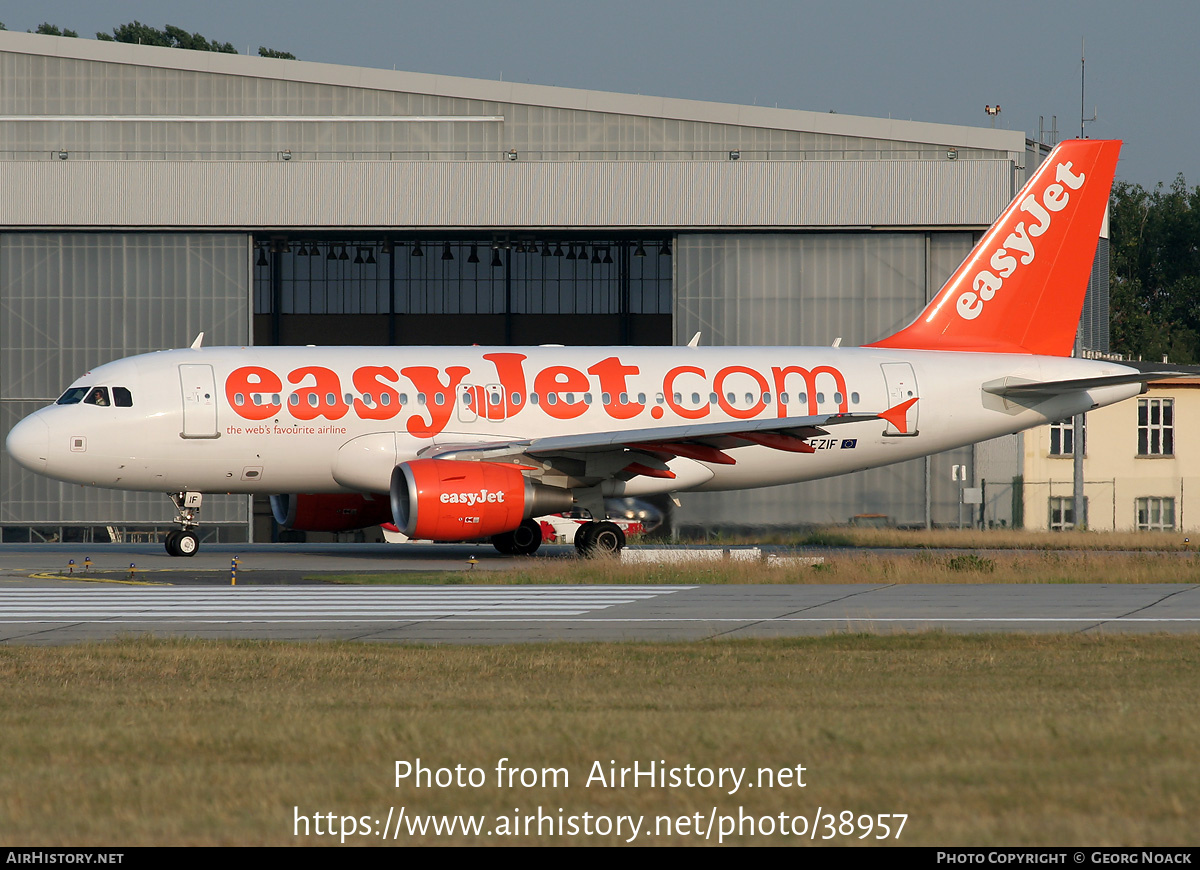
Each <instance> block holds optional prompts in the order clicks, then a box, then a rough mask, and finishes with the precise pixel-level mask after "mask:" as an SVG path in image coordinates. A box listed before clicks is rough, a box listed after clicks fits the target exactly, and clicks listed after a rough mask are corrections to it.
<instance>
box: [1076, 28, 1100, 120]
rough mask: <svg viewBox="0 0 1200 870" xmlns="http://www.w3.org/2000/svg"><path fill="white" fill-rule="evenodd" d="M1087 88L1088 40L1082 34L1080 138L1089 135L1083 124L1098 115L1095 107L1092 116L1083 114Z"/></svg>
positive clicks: (1080, 54)
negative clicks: (1085, 132) (1088, 116)
mask: <svg viewBox="0 0 1200 870" xmlns="http://www.w3.org/2000/svg"><path fill="white" fill-rule="evenodd" d="M1086 89H1087V42H1086V40H1085V39H1084V38H1083V37H1082V36H1081V37H1080V38H1079V138H1080V139H1086V138H1087V136H1086V135H1084V132H1083V125H1084V124H1085V123H1087V122H1090V121H1095V120H1096V117H1097V112H1096V111H1095V110H1094V109H1093V110H1092V117H1090V118H1085V117H1084V116H1083V113H1084V108H1083V103H1084V94H1085V92H1086Z"/></svg>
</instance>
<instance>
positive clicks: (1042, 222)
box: [7, 139, 1165, 556]
mask: <svg viewBox="0 0 1200 870" xmlns="http://www.w3.org/2000/svg"><path fill="white" fill-rule="evenodd" d="M1120 146H1121V143H1120V142H1119V141H1103V140H1083V139H1080V140H1069V141H1065V142H1063V143H1061V144H1059V145H1058V146H1057V147H1056V148H1055V149H1054V150H1053V151H1052V152H1051V153H1050V154H1049V155H1048V156H1047V157H1046V159H1045V160H1044V161H1043V163H1042V164H1041V165H1040V166H1039V167H1038V168H1037V170H1036V171H1035V172H1034V173H1033V175H1032V177H1031V178H1030V179H1029V181H1028V183H1027V184H1026V185H1025V186H1024V188H1023V189H1022V190H1021V192H1020V193H1018V194H1017V197H1016V198H1015V199H1014V200H1013V201H1012V203H1011V204H1010V205H1009V206H1008V207H1007V208H1006V209H1005V210H1004V211H1003V213H1002V214H1001V215H1000V217H999V218H998V219H997V220H996V222H995V223H994V224H993V225H992V227H991V228H990V229H989V230H988V231H987V232H986V233H985V234H984V235H983V237H982V238H981V239H980V241H979V243H978V244H977V245H976V246H975V248H974V249H973V250H972V251H971V253H970V254H969V255H968V257H967V258H966V260H964V261H963V263H962V265H961V266H959V267H958V269H957V270H956V271H955V272H954V273H953V275H951V277H950V278H949V280H948V281H947V282H946V284H945V285H944V286H943V287H942V288H941V290H940V291H939V292H938V293H937V294H936V296H935V297H934V298H933V300H932V301H931V302H930V303H929V305H928V306H927V307H926V308H925V310H924V311H922V312H921V313H920V315H918V316H917V318H916V319H915V320H914V321H913V322H912V323H910V324H909V325H907V326H905V327H904V328H902V329H900V330H899V331H898V332H896V333H895V334H893V335H890V336H887V337H885V338H882V339H880V340H878V341H875V342H873V343H870V344H867V345H864V346H862V347H840V346H837V345H838V342H835V343H834V346H832V347H820V348H813V347H806V348H804V347H711V348H705V347H699V346H693V345H695V342H693V343H692V345H689V346H686V347H669V348H664V347H619V348H617V347H562V346H542V347H522V348H518V347H463V348H453V349H450V348H443V347H302V348H296V347H212V348H205V347H203V346H202V338H203V333H201V336H200V337H199V338H197V340H196V341H195V342H194V343H193V344H192V346H191V347H189V348H184V349H177V350H168V351H159V352H156V353H150V354H143V355H139V356H134V357H130V358H127V359H122V360H117V361H115V362H110V363H107V364H105V365H102V366H99V367H98V368H96V369H94V370H93V371H90V372H87V373H86V374H84V375H83V377H81V378H79V379H78V380H76V381H75V382H74V383H72V384H71V385H70V387H68V388H67V390H66V391H65V392H64V393H63V394H62V396H61V397H60V398H59V399H58V400H57V402H56V403H55V404H53V405H51V406H49V407H46V408H43V409H41V410H38V411H36V412H35V413H33V414H31V415H30V416H28V417H26V418H25V419H24V420H22V421H21V422H19V423H18V424H17V425H16V426H15V427H14V428H13V429H12V431H11V432H10V433H9V435H8V438H7V449H8V452H9V454H10V455H11V456H12V457H13V459H14V460H16V461H17V462H18V463H19V464H20V465H22V466H24V467H25V468H27V469H30V470H32V471H34V472H37V473H38V474H43V475H46V476H48V477H51V478H54V479H56V480H62V481H67V482H70V483H79V484H84V485H88V486H98V487H110V488H114V489H126V490H141V491H157V492H163V493H166V494H167V495H168V496H169V497H170V498H171V500H172V501H173V502H174V504H175V507H176V510H177V516H176V517H175V520H174V522H175V523H177V524H178V525H179V528H178V529H177V530H175V531H172V532H171V533H170V534H169V535H168V536H167V538H166V542H165V543H166V549H167V552H168V553H170V554H172V555H175V556H190V555H192V554H194V553H195V552H196V551H197V550H198V548H199V537H198V535H197V532H196V530H197V528H198V526H199V510H200V507H201V505H202V502H203V495H204V494H205V493H264V494H270V495H271V496H272V507H273V510H274V512H275V516H276V519H277V520H278V521H279V522H280V524H281V525H282V526H283V527H284V528H292V529H299V530H325V531H344V530H351V529H358V528H366V527H368V526H374V525H379V524H381V523H385V522H393V523H395V525H396V527H398V528H399V529H400V530H401V531H402V532H403V533H404V534H405V535H407V536H408V537H410V538H419V539H426V540H433V541H462V540H479V539H489V538H490V539H491V541H492V543H493V544H494V545H495V547H496V548H497V549H498V550H499V551H501V552H502V553H511V554H532V553H533V552H534V551H536V550H537V548H538V545H539V544H540V543H541V539H542V535H541V531H540V529H539V527H538V524H537V523H536V522H535V521H534V519H533V518H534V517H538V516H541V515H544V514H550V513H558V512H562V511H568V510H582V511H586V512H587V513H588V514H589V515H590V516H591V518H592V519H591V521H590V522H588V523H587V524H586V525H584V526H583V527H581V528H580V529H579V532H578V534H577V535H576V536H575V545H576V547H577V548H578V549H579V551H580V552H581V553H584V554H592V553H613V552H616V551H618V550H620V549H621V547H623V546H624V544H625V539H624V535H623V533H622V532H621V530H620V528H618V527H617V525H615V524H614V523H612V522H609V521H608V519H607V518H606V515H605V510H604V499H605V498H623V497H631V496H632V497H636V496H647V495H656V494H664V493H667V494H674V493H677V492H681V491H714V490H734V489H743V488H750V487H762V486H771V485H775V484H782V483H793V482H797V481H804V480H813V479H816V478H823V477H830V476H833V475H839V474H846V473H849V472H853V471H858V470H860V469H865V468H873V467H876V466H880V465H886V464H890V463H894V462H901V461H903V460H907V459H912V458H915V457H920V456H925V455H929V454H933V453H938V452H941V451H944V450H949V449H951V448H954V447H960V446H963V445H967V444H972V443H975V442H978V441H983V440H986V439H989V438H995V437H997V436H1000V435H1007V434H1010V433H1014V432H1019V431H1021V430H1023V429H1028V428H1030V427H1032V426H1037V425H1041V424H1045V423H1048V422H1052V421H1056V420H1062V419H1065V418H1067V417H1070V416H1072V415H1075V414H1078V413H1081V412H1085V411H1088V410H1091V409H1094V408H1098V407H1101V406H1103V405H1108V404H1111V403H1113V402H1118V401H1121V400H1124V399H1128V398H1130V397H1133V396H1135V395H1138V394H1139V393H1140V392H1143V391H1144V388H1145V386H1144V385H1145V382H1146V381H1147V380H1150V379H1153V378H1155V377H1161V376H1163V375H1164V374H1165V373H1162V372H1143V371H1139V370H1137V369H1135V368H1133V367H1131V366H1125V365H1122V364H1119V363H1116V362H1108V361H1095V360H1086V359H1077V358H1072V357H1071V356H1070V354H1071V350H1072V345H1073V342H1074V339H1075V331H1076V327H1077V325H1078V323H1079V317H1080V311H1081V309H1082V305H1083V299H1084V294H1085V292H1086V288H1087V283H1088V276H1089V273H1090V271H1091V266H1092V260H1093V257H1094V254H1095V250H1096V242H1097V239H1098V237H1099V233H1100V229H1101V224H1102V221H1103V220H1104V216H1105V211H1106V208H1107V204H1108V197H1109V191H1110V189H1111V186H1112V181H1113V176H1114V173H1115V171H1116V164H1117V157H1118V154H1119V151H1120Z"/></svg>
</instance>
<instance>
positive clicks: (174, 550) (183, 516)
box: [165, 492, 204, 556]
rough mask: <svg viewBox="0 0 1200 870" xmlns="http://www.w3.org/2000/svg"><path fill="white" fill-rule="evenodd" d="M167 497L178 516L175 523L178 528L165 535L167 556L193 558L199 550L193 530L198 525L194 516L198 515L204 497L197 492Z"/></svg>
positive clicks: (173, 494)
mask: <svg viewBox="0 0 1200 870" xmlns="http://www.w3.org/2000/svg"><path fill="white" fill-rule="evenodd" d="M167 497H168V498H169V499H171V502H172V503H173V504H174V505H175V510H177V511H178V512H179V515H178V516H177V517H175V522H177V523H179V526H180V528H178V529H176V530H175V531H172V532H168V533H167V539H166V541H165V544H166V549H167V555H169V556H194V555H196V551H198V550H199V549H200V536H199V535H198V534H196V532H195V529H196V527H197V526H199V525H200V523H199V521H198V520H197V519H196V515H197V514H199V513H200V504H201V503H202V502H203V500H204V496H203V495H202V494H201V493H198V492H169V493H167Z"/></svg>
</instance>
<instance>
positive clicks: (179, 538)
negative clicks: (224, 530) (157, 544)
mask: <svg viewBox="0 0 1200 870" xmlns="http://www.w3.org/2000/svg"><path fill="white" fill-rule="evenodd" d="M166 546H167V554H168V555H171V556H194V555H196V551H197V550H199V549H200V536H199V535H197V534H196V533H195V532H191V531H187V532H181V531H179V530H178V529H177V530H175V531H173V532H168V533H167V541H166Z"/></svg>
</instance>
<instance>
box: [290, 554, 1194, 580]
mask: <svg viewBox="0 0 1200 870" xmlns="http://www.w3.org/2000/svg"><path fill="white" fill-rule="evenodd" d="M823 558H824V560H825V561H824V562H823V563H820V564H817V565H792V566H784V567H768V566H766V565H763V564H759V563H743V562H717V563H696V564H683V565H623V564H621V563H620V562H619V561H617V560H615V559H594V560H588V559H536V558H535V559H527V560H526V559H523V560H514V562H513V567H512V568H509V569H507V570H501V571H465V570H461V571H421V572H417V571H413V572H404V573H396V574H339V575H329V574H314V575H312V576H311V578H310V579H314V580H324V581H326V582H331V583H369V584H395V585H413V584H434V585H457V584H472V585H476V584H477V585H493V584H495V585H566V586H579V585H591V584H625V585H658V584H687V585H692V584H706V583H736V584H759V583H1200V558H1193V557H1191V556H1190V555H1188V554H1185V553H1178V552H1174V553H1155V552H1132V553H1130V552H1105V551H1082V552H1080V551H1073V552H1063V551H1060V550H1042V551H1038V550H1031V551H1019V552H1010V551H1000V552H989V551H980V552H978V553H971V552H964V553H910V554H899V555H897V554H888V553H876V552H871V551H870V550H855V551H850V552H833V553H828V554H825V555H824V556H823Z"/></svg>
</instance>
